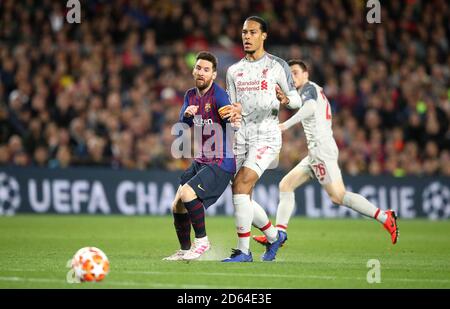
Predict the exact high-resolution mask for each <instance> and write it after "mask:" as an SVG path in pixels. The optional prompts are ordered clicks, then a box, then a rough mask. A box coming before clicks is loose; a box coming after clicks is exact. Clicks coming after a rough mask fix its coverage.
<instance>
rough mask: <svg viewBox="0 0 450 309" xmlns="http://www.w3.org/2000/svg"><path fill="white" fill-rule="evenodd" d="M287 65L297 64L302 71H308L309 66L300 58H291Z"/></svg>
mask: <svg viewBox="0 0 450 309" xmlns="http://www.w3.org/2000/svg"><path fill="white" fill-rule="evenodd" d="M288 64H289V66H293V65H298V66H300V67H301V68H302V70H303V72H308V73H309V68H308V66H307V65H306V63H305V62H304V61H303V60H300V59H291V60H289V61H288Z"/></svg>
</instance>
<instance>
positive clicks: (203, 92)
mask: <svg viewBox="0 0 450 309" xmlns="http://www.w3.org/2000/svg"><path fill="white" fill-rule="evenodd" d="M216 70H217V59H216V57H215V56H214V55H213V54H211V53H209V52H200V53H199V54H198V55H197V58H196V63H195V66H194V69H193V73H192V74H193V77H194V80H195V87H194V88H191V89H189V90H188V91H187V92H186V94H185V97H184V103H183V107H182V108H181V112H180V121H181V122H183V123H185V124H187V125H188V126H189V127H192V126H195V127H196V129H201V132H202V134H201V147H202V148H201V152H200V153H199V155H198V156H196V157H195V159H194V160H193V162H192V165H191V166H190V167H189V168H188V169H187V170H186V171H185V172H184V173H183V174H182V175H181V178H180V186H179V188H178V191H177V194H176V196H175V200H174V202H173V217H174V226H175V230H176V233H177V236H178V240H179V243H180V249H179V250H177V251H176V252H175V253H174V254H172V255H171V256H169V257H166V258H164V260H170V261H174V260H194V259H197V258H199V257H200V256H201V255H203V254H204V253H205V252H206V251H208V250H209V249H210V243H209V240H208V236H207V235H206V229H205V208H208V207H209V206H211V205H212V204H214V203H215V202H216V201H217V199H218V198H219V197H220V196H221V195H222V193H223V192H224V191H225V189H226V187H227V185H228V184H229V183H230V181H231V179H232V178H233V177H234V173H235V171H236V160H235V156H234V153H233V148H232V147H233V145H232V143H233V135H234V129H233V128H230V127H229V126H230V120H231V121H232V122H233V124H234V125H238V124H239V121H240V108H239V107H238V106H233V105H232V104H231V103H230V99H229V97H228V94H227V93H226V92H225V90H223V89H222V88H221V87H220V86H219V85H217V84H216V83H214V80H215V78H216V76H217V72H216ZM194 137H195V133H194ZM212 141H214V143H212ZM191 225H192V227H193V229H194V232H195V240H194V243H193V244H191V237H190V234H191Z"/></svg>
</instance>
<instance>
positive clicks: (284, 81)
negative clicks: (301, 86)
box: [277, 59, 302, 109]
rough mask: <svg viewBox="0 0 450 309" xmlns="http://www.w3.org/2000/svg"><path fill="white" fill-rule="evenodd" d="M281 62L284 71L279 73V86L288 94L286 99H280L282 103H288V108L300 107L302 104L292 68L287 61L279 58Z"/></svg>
mask: <svg viewBox="0 0 450 309" xmlns="http://www.w3.org/2000/svg"><path fill="white" fill-rule="evenodd" d="M279 63H280V65H281V67H282V72H280V74H279V75H278V81H277V83H278V86H279V87H280V88H281V91H283V93H284V94H285V95H286V98H285V100H284V101H280V104H283V105H286V106H287V107H288V108H291V109H295V108H299V107H300V106H301V104H302V101H301V99H300V96H299V94H298V92H297V90H296V89H295V84H294V79H293V78H292V74H291V70H290V68H289V65H288V64H287V63H286V61H284V60H282V59H279Z"/></svg>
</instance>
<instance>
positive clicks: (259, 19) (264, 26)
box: [245, 16, 269, 33]
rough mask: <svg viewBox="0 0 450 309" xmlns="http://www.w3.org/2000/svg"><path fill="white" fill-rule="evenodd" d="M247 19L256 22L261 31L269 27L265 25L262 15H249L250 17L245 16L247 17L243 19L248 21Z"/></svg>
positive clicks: (265, 30)
mask: <svg viewBox="0 0 450 309" xmlns="http://www.w3.org/2000/svg"><path fill="white" fill-rule="evenodd" d="M249 20H251V21H255V22H257V23H258V24H259V25H260V28H261V32H263V33H264V32H265V33H267V31H268V28H269V27H268V26H267V22H266V21H265V20H264V19H263V18H262V17H259V16H250V17H247V19H246V20H245V21H249Z"/></svg>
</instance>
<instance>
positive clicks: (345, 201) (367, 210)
mask: <svg viewBox="0 0 450 309" xmlns="http://www.w3.org/2000/svg"><path fill="white" fill-rule="evenodd" d="M324 188H325V190H326V191H327V193H328V195H329V196H330V198H331V200H332V202H333V203H335V204H340V205H344V206H347V207H349V208H351V209H353V210H355V211H356V212H358V213H360V214H362V215H364V216H366V217H369V218H374V219H375V220H377V221H378V222H380V223H381V224H383V226H384V228H385V229H386V230H387V231H388V232H389V234H390V235H391V241H392V244H396V243H397V240H398V235H399V229H398V225H397V216H396V215H395V212H394V211H392V210H387V211H383V210H381V209H379V208H377V207H376V206H375V205H373V204H372V203H371V202H369V201H368V200H367V199H366V198H365V197H364V196H362V195H360V194H357V193H353V192H350V191H346V190H345V187H344V183H343V182H342V181H335V182H333V183H330V184H327V185H325V186H324Z"/></svg>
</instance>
